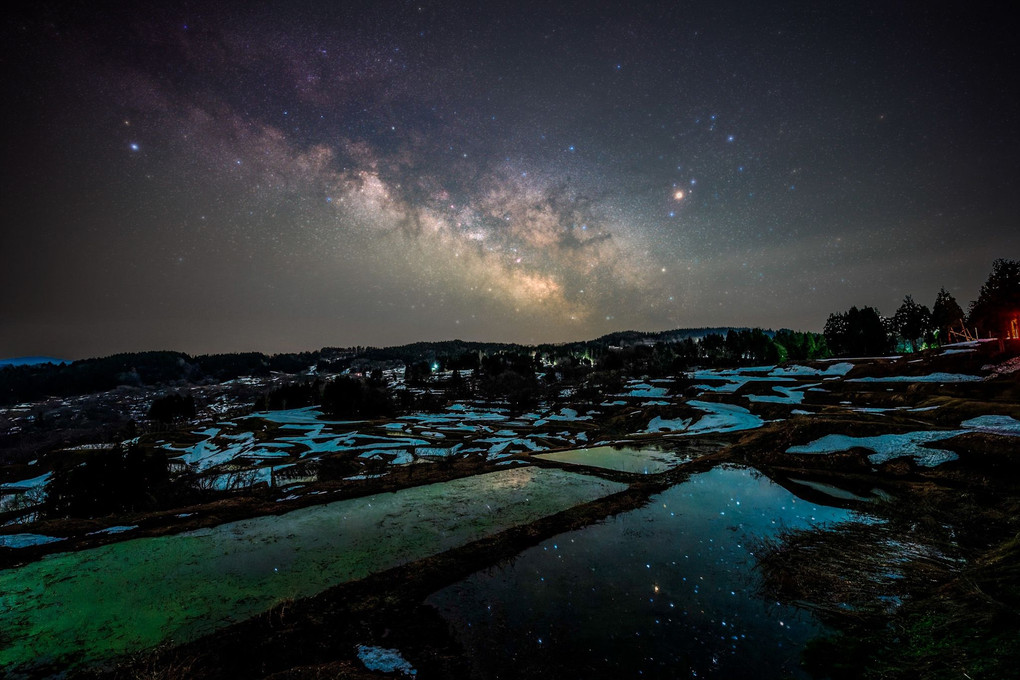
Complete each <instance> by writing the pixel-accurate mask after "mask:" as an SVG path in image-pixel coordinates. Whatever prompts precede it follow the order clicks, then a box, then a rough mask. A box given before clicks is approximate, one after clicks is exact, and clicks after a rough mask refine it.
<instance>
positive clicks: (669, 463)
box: [535, 446, 684, 475]
mask: <svg viewBox="0 0 1020 680" xmlns="http://www.w3.org/2000/svg"><path fill="white" fill-rule="evenodd" d="M535 457H536V458H544V459H546V460H552V461H556V462H558V463H569V464H571V465H590V466H591V467H598V468H605V469H607V470H619V471H620V472H634V473H637V474H641V475H654V474H658V473H660V472H665V471H666V470H671V469H673V468H674V467H676V466H677V465H679V464H680V463H683V462H684V459H683V458H680V457H678V456H677V455H676V454H673V453H669V452H667V451H662V450H660V449H656V448H652V447H648V446H645V447H641V448H634V447H630V446H624V447H619V448H615V447H612V446H594V447H592V448H590V449H572V450H570V451H555V452H553V453H543V454H541V455H538V456H535Z"/></svg>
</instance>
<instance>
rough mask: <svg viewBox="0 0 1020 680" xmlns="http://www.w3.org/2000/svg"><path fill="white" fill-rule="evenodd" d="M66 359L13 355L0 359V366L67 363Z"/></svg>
mask: <svg viewBox="0 0 1020 680" xmlns="http://www.w3.org/2000/svg"><path fill="white" fill-rule="evenodd" d="M69 363H71V362H70V361H68V360H67V359H55V358H53V357H13V358H11V359H0V368H3V367H4V366H34V365H36V364H69Z"/></svg>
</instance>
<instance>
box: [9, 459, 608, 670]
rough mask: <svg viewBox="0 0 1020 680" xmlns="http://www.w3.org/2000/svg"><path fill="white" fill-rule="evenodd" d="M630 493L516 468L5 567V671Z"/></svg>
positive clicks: (269, 603) (258, 605) (235, 611)
mask: <svg viewBox="0 0 1020 680" xmlns="http://www.w3.org/2000/svg"><path fill="white" fill-rule="evenodd" d="M625 488H626V486H625V485H623V484H619V483H615V482H610V481H607V480H603V479H598V478H594V477H589V476H585V475H580V474H576V473H572V472H567V471H563V470H555V469H539V468H534V467H529V468H520V469H509V470H502V471H499V472H493V473H489V474H484V475H478V476H475V477H468V478H463V479H457V480H452V481H449V482H443V483H440V484H432V485H428V486H419V487H412V488H407V489H402V490H400V491H397V492H394V493H386V494H378V495H375V496H369V497H364V498H356V499H349V500H343V501H338V502H334V503H329V504H326V505H321V506H314V507H308V508H302V509H300V510H295V511H292V512H289V513H286V514H283V515H279V516H267V517H259V518H255V519H249V520H243V521H239V522H231V523H229V524H223V525H220V526H217V527H214V528H210V529H201V530H198V531H192V532H188V533H183V534H178V535H173V536H165V537H159V538H143V539H136V540H129V541H124V542H121V543H116V544H112V545H106V546H102V547H99V548H94V549H91V550H84V551H80V552H75V553H58V554H54V555H50V556H47V557H45V558H43V559H42V560H40V561H38V562H33V563H30V564H28V565H26V566H24V567H20V568H17V569H9V570H6V571H0V630H2V631H3V633H2V645H0V668H5V669H8V670H10V669H14V668H22V669H28V670H31V669H32V668H37V667H41V666H46V665H49V664H52V665H57V666H60V667H64V668H67V667H69V666H74V665H77V664H81V663H89V662H95V661H100V660H103V659H106V658H110V657H113V656H116V655H119V654H124V653H130V652H135V651H139V650H144V649H147V648H151V647H153V646H155V645H157V644H159V643H162V642H166V641H173V642H174V643H181V642H184V641H187V640H191V639H194V638H196V637H198V636H200V635H202V634H205V633H208V632H211V631H213V630H215V629H217V628H220V627H223V626H225V625H229V624H230V623H233V622H237V621H241V620H243V619H246V618H248V617H251V616H253V615H255V614H257V613H259V612H262V611H266V610H268V609H270V608H271V607H273V606H274V605H275V604H278V603H280V602H282V601H285V600H287V599H291V598H300V597H307V596H311V595H314V594H316V593H319V592H321V591H323V590H325V589H327V588H329V587H331V586H334V585H337V584H340V583H343V582H347V581H352V580H356V579H360V578H363V577H365V576H368V575H369V574H372V573H376V572H379V571H383V570H385V569H388V568H391V567H394V566H397V565H400V564H405V563H408V562H411V561H414V560H417V559H421V558H424V557H427V556H430V555H434V554H437V553H439V552H442V551H445V550H448V549H451V548H454V547H458V546H461V545H465V544H467V543H469V542H471V541H474V540H477V539H479V538H483V537H486V536H491V535H494V534H496V533H498V532H500V531H502V530H504V529H507V528H510V527H514V526H520V525H524V524H528V523H530V522H533V521H535V520H537V519H539V518H542V517H546V516H548V515H552V514H554V513H557V512H560V511H563V510H566V509H568V508H570V507H573V506H576V505H579V504H582V503H585V502H589V501H592V500H595V499H598V498H603V497H605V496H608V495H611V494H613V493H616V492H618V491H622V490H624V489H625Z"/></svg>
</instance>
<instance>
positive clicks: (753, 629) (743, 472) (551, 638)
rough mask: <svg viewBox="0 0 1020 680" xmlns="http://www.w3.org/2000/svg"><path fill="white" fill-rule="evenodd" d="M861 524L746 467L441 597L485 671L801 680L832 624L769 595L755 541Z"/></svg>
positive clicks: (494, 674)
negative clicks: (804, 659)
mask: <svg viewBox="0 0 1020 680" xmlns="http://www.w3.org/2000/svg"><path fill="white" fill-rule="evenodd" d="M847 519H860V516H858V515H855V514H854V513H852V512H849V511H847V510H842V509H839V508H831V507H826V506H822V505H818V504H816V503H810V502H807V501H804V500H801V499H799V498H797V497H796V496H794V495H793V494H791V493H790V492H789V491H787V490H786V489H784V488H783V487H781V486H778V485H776V484H774V483H772V482H770V481H769V480H768V479H767V478H765V477H762V476H760V475H758V474H757V473H755V472H753V471H751V470H749V469H744V468H716V469H714V470H712V471H710V472H706V473H703V474H699V475H695V476H693V477H692V478H691V479H690V481H688V482H686V483H683V484H680V485H677V486H675V487H672V488H671V489H669V490H667V491H665V492H664V493H662V494H659V495H657V496H654V497H653V498H652V499H651V501H650V502H649V503H648V504H647V505H646V506H644V507H642V508H640V509H637V510H634V511H631V512H627V513H622V514H620V515H617V516H615V517H612V518H610V519H607V520H605V521H603V522H600V523H598V524H595V525H592V526H589V527H586V528H584V529H580V530H577V531H572V532H569V533H565V534H561V535H559V536H557V537H555V538H553V539H550V540H548V541H545V542H543V543H542V544H540V545H538V546H536V547H534V548H531V549H529V550H527V551H525V552H523V553H521V554H520V555H519V556H518V557H516V558H515V559H513V560H512V561H511V562H509V563H506V564H501V565H498V566H495V567H492V568H490V569H487V570H484V571H481V572H477V573H475V574H474V575H472V576H470V577H468V578H467V579H465V580H463V581H461V582H459V583H456V584H454V585H452V586H450V587H448V588H445V589H443V590H441V591H438V592H437V593H434V594H433V595H432V596H431V597H430V598H429V600H428V601H429V603H430V604H432V605H433V606H435V607H436V608H437V609H438V610H439V611H440V613H441V614H442V615H443V616H444V618H446V620H447V621H448V622H449V624H450V626H451V629H452V630H453V632H454V635H455V637H456V638H457V639H458V640H459V641H460V642H461V644H463V645H464V647H465V650H466V652H467V654H468V656H469V657H470V658H471V659H472V663H473V664H474V672H475V675H476V676H477V677H480V678H517V677H550V678H567V677H576V678H635V677H650V678H697V677H716V678H784V677H790V676H794V677H798V676H800V671H799V669H798V667H797V665H798V661H799V658H800V652H801V650H802V649H803V647H804V645H805V643H806V642H807V641H808V640H809V639H811V638H812V637H813V636H815V635H817V634H818V633H819V632H821V631H822V628H821V626H820V625H819V624H818V622H817V621H815V620H814V619H813V617H811V616H810V615H809V614H807V613H806V612H804V611H801V610H797V609H794V608H792V607H788V606H782V605H779V604H777V603H776V602H769V601H765V600H763V599H762V598H761V597H759V595H758V587H759V584H760V581H759V578H758V575H757V573H756V572H755V570H754V564H755V559H754V555H753V552H754V550H755V546H756V545H757V540H758V539H760V538H762V537H771V536H775V535H776V532H777V531H778V530H779V529H780V528H782V527H787V528H798V527H806V526H809V525H821V524H829V523H834V522H838V521H841V520H847Z"/></svg>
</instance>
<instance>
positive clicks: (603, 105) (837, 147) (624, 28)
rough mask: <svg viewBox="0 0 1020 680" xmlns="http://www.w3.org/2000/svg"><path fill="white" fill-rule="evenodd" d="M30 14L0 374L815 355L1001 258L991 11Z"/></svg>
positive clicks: (1003, 182)
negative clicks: (262, 360) (731, 337)
mask: <svg viewBox="0 0 1020 680" xmlns="http://www.w3.org/2000/svg"><path fill="white" fill-rule="evenodd" d="M31 6H32V9H30V10H23V11H21V12H20V13H17V12H16V13H12V14H7V15H5V16H4V18H3V19H2V22H3V23H2V25H3V33H2V35H0V38H2V40H3V44H2V45H0V54H2V75H3V79H2V85H0V87H2V88H3V90H2V98H0V110H2V112H3V125H2V132H0V139H2V144H3V147H2V150H3V157H4V161H3V190H2V198H0V209H2V213H0V220H2V222H0V229H2V232H0V284H2V286H3V290H4V292H5V294H4V295H3V297H2V298H0V356H16V355H22V354H50V355H57V356H63V357H69V358H78V357H85V356H95V355H102V354H109V353H113V352H117V351H127V350H142V349H179V350H183V351H187V352H192V353H203V352H217V351H237V350H249V349H257V350H262V351H267V352H275V351H289V350H303V349H315V348H318V347H321V346H324V345H352V344H375V345H384V344H396V343H401V342H409V341H413V340H423V339H449V338H454V337H457V338H462V339H479V340H500V341H503V340H506V341H520V342H539V341H562V340H569V339H582V338H589V337H594V336H597V335H600V334H602V333H605V332H609V331H613V330H622V329H628V328H633V329H642V330H658V329H666V328H675V327H687V326H704V325H751V326H763V327H773V328H779V327H784V326H785V327H792V328H799V329H810V330H820V328H821V326H822V325H823V324H824V322H825V318H826V317H827V315H828V314H829V313H830V312H833V311H842V310H845V309H846V308H848V307H849V306H850V305H853V304H856V305H872V306H876V307H878V308H879V309H880V310H881V311H882V312H883V313H886V314H892V313H893V312H894V311H895V308H896V307H897V306H898V305H899V303H900V301H901V300H902V298H903V296H904V295H905V294H907V293H910V294H912V295H914V297H915V298H917V299H918V300H919V301H921V302H923V303H926V304H928V305H929V306H930V305H931V303H932V301H933V300H934V297H935V294H936V292H937V291H938V289H939V286H945V287H946V288H947V289H948V290H950V292H952V293H954V294H955V295H956V296H957V298H958V299H959V301H960V302H961V304H962V305H963V306H964V307H966V305H967V303H968V302H969V301H970V300H973V299H974V298H975V297H976V295H977V291H978V288H979V287H980V285H981V283H982V282H983V281H984V279H985V277H986V276H987V274H988V272H989V271H990V270H991V263H992V260H993V259H994V258H996V257H1009V258H1016V257H1018V256H1020V229H1018V228H1017V215H1018V213H1020V211H1018V208H1020V185H1018V182H1017V180H1018V177H1020V168H1018V164H1020V161H1018V158H1020V156H1018V153H1020V144H1018V125H1020V119H1018V103H1017V102H1018V101H1020V93H1018V86H1017V82H1018V76H1017V67H1018V61H1020V60H1018V58H1017V47H1016V45H1017V39H1016V35H1017V28H1018V27H1017V25H1016V24H1015V23H1014V22H1011V21H1010V20H1009V19H1007V17H1006V16H1004V15H999V14H996V13H995V12H996V11H997V10H993V9H991V8H992V7H993V5H984V6H979V5H974V4H972V3H959V2H957V3H952V4H945V5H943V4H940V3H930V2H926V3H917V4H901V3H891V2H886V1H883V2H827V1H826V2H804V3H767V2H746V3H724V2H718V1H713V2H659V3H653V2H621V3H612V4H611V3H606V2H578V3H566V2H558V3H554V2H527V1H522V2H512V3H499V2H478V3H466V2H463V3H455V2H431V1H419V2H389V1H386V0H376V1H374V2H349V1H343V0H333V1H331V2H320V3H312V2H286V3H279V4H276V5H270V4H259V5H257V6H256V7H257V8H256V9H253V8H252V3H247V2H246V3H237V4H232V3H217V2H204V1H203V2H192V3H164V4H154V3H130V4H125V5H123V6H118V5H116V4H111V3H66V4H61V3H56V4H54V3H32V4H31Z"/></svg>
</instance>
